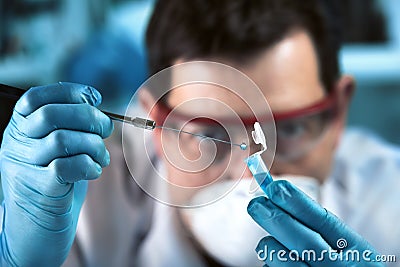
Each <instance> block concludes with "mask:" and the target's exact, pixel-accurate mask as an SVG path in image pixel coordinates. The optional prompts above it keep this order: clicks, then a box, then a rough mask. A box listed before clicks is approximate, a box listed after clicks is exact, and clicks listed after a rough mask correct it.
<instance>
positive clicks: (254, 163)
mask: <svg viewBox="0 0 400 267" xmlns="http://www.w3.org/2000/svg"><path fill="white" fill-rule="evenodd" d="M245 162H246V164H247V166H248V167H249V170H250V171H251V173H252V174H253V176H254V178H255V179H256V181H257V183H258V184H259V186H260V187H261V189H262V190H263V191H264V192H265V188H266V187H267V185H269V184H270V183H272V176H271V174H270V173H269V171H268V168H267V166H265V163H264V161H263V160H262V158H261V154H260V153H255V154H253V155H251V156H249V157H247V158H246V159H245Z"/></svg>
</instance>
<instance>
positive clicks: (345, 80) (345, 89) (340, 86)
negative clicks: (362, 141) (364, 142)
mask: <svg viewBox="0 0 400 267" xmlns="http://www.w3.org/2000/svg"><path fill="white" fill-rule="evenodd" d="M335 91H336V93H337V95H338V97H339V115H338V119H337V121H336V127H335V128H336V137H335V141H334V147H336V146H337V145H338V143H339V138H340V136H341V133H342V131H343V129H344V127H345V125H346V118H347V112H348V109H349V105H350V101H351V98H352V97H353V95H354V91H355V81H354V78H353V77H351V76H349V75H343V76H342V77H341V78H340V79H339V80H338V81H337V82H336V86H335Z"/></svg>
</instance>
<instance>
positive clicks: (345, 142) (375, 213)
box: [63, 127, 400, 267]
mask: <svg viewBox="0 0 400 267" xmlns="http://www.w3.org/2000/svg"><path fill="white" fill-rule="evenodd" d="M117 128H118V127H117ZM139 131H140V130H139ZM120 133H121V132H120V131H119V130H118V129H117V130H116V131H115V133H114V135H113V136H112V137H111V138H109V140H107V143H108V148H109V150H110V153H111V165H110V166H109V167H108V168H106V169H105V170H104V173H103V175H102V176H103V177H102V178H101V179H98V180H97V181H93V182H90V185H89V189H88V194H87V198H86V201H85V204H84V206H83V209H82V212H81V216H80V219H79V223H78V230H77V235H76V239H75V242H74V244H73V247H72V249H71V252H70V254H69V256H68V258H67V261H66V262H65V263H64V265H63V266H96V267H101V266H146V267H159V266H163V267H164V266H166V267H169V266H171V267H172V266H173V267H180V266H182V267H183V266H205V264H204V262H203V261H202V259H201V257H200V256H199V254H198V253H197V252H196V251H195V249H194V248H193V247H192V246H191V245H190V244H189V242H188V241H187V239H185V237H184V236H183V235H182V234H181V233H180V232H179V230H178V229H179V228H177V227H176V224H174V221H173V220H174V219H173V218H174V217H173V212H174V208H171V207H168V206H166V205H163V204H161V203H159V202H157V201H154V200H153V199H152V198H150V197H148V196H147V195H146V194H145V193H144V192H143V191H141V190H140V188H138V186H137V185H136V183H135V182H134V180H133V179H132V178H131V177H130V175H129V171H128V170H127V168H126V166H125V162H124V157H123V154H122V147H121V139H120ZM124 138H128V139H129V142H131V143H130V145H129V146H131V149H129V151H130V153H135V157H134V158H135V162H133V163H132V164H134V165H135V168H139V169H138V170H140V173H141V174H140V175H143V176H144V177H146V175H147V176H150V175H152V170H151V169H152V167H150V166H149V165H150V164H149V160H148V158H147V157H145V156H144V155H143V138H142V136H141V135H140V133H139V132H138V130H133V129H132V133H131V134H128V135H125V136H124ZM125 141H127V139H125ZM126 149H127V147H125V151H127V150H126ZM151 159H152V160H154V159H155V157H151ZM333 169H334V170H333V172H332V175H331V177H330V178H329V179H328V180H327V182H326V183H325V184H324V185H323V187H322V204H323V205H324V206H325V207H326V208H327V209H329V210H331V211H332V212H334V213H335V214H336V215H338V217H340V218H342V219H343V220H344V221H345V222H346V223H347V224H349V225H350V226H351V227H353V228H354V229H355V230H356V231H357V232H358V233H360V234H361V235H362V236H364V237H365V238H366V239H367V240H368V241H369V242H370V243H371V244H373V246H374V247H375V248H376V249H377V250H378V251H379V252H380V253H382V254H394V255H396V257H397V261H398V263H397V265H396V264H393V265H390V266H400V265H399V264H400V263H399V262H400V227H399V226H398V222H399V221H400V205H399V204H400V149H399V148H395V147H393V146H390V145H388V144H385V143H383V142H381V141H380V140H378V139H376V138H375V137H373V136H372V135H369V134H366V133H365V132H362V131H357V130H351V131H346V132H345V134H344V136H343V138H342V140H341V143H340V147H339V149H338V151H337V155H336V159H335V163H334V168H333ZM149 181H152V179H151V178H150V177H149Z"/></svg>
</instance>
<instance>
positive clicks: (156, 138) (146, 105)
mask: <svg viewBox="0 0 400 267" xmlns="http://www.w3.org/2000/svg"><path fill="white" fill-rule="evenodd" d="M138 94H139V103H140V106H141V107H142V108H143V110H144V111H145V114H147V116H148V117H149V118H151V119H153V120H155V118H157V117H158V114H157V112H159V110H158V108H157V106H156V100H155V98H154V96H153V95H152V94H151V93H150V91H149V90H148V89H147V88H141V89H140V91H139V92H138ZM153 142H154V147H155V149H156V153H157V155H158V156H159V157H161V156H162V155H163V153H162V144H161V130H160V129H154V130H153Z"/></svg>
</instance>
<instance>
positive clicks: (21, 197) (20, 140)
mask: <svg viewBox="0 0 400 267" xmlns="http://www.w3.org/2000/svg"><path fill="white" fill-rule="evenodd" d="M100 103H101V95H100V93H99V92H97V91H96V90H95V89H93V88H91V87H89V86H84V85H79V84H72V83H58V84H55V85H49V86H42V87H35V88H32V89H30V90H28V91H27V92H26V93H25V94H24V95H23V96H22V97H21V98H20V99H19V101H18V102H17V104H16V106H15V109H14V112H13V115H12V118H11V121H10V123H9V125H8V126H7V128H6V130H5V132H4V137H3V143H2V146H1V150H0V171H1V180H2V186H3V192H4V202H3V222H2V233H1V243H0V252H1V257H0V258H1V260H0V263H1V264H0V266H3V265H7V266H9V265H11V266H59V265H61V264H62V262H63V261H64V260H65V258H66V257H67V255H68V252H69V250H70V247H71V245H72V242H73V239H74V236H75V232H76V225H77V221H78V216H79V211H80V208H81V206H82V203H83V200H84V197H85V194H86V188H87V180H91V179H95V178H97V177H99V176H100V174H101V172H102V167H105V166H107V165H108V164H109V162H110V156H109V153H108V151H107V149H106V147H105V145H104V142H103V140H102V139H103V138H106V137H108V136H109V135H110V134H111V133H112V130H113V124H112V122H111V120H110V118H109V117H107V116H106V115H105V114H103V113H102V112H101V111H99V110H98V109H97V108H95V106H97V105H98V104H100Z"/></svg>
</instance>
